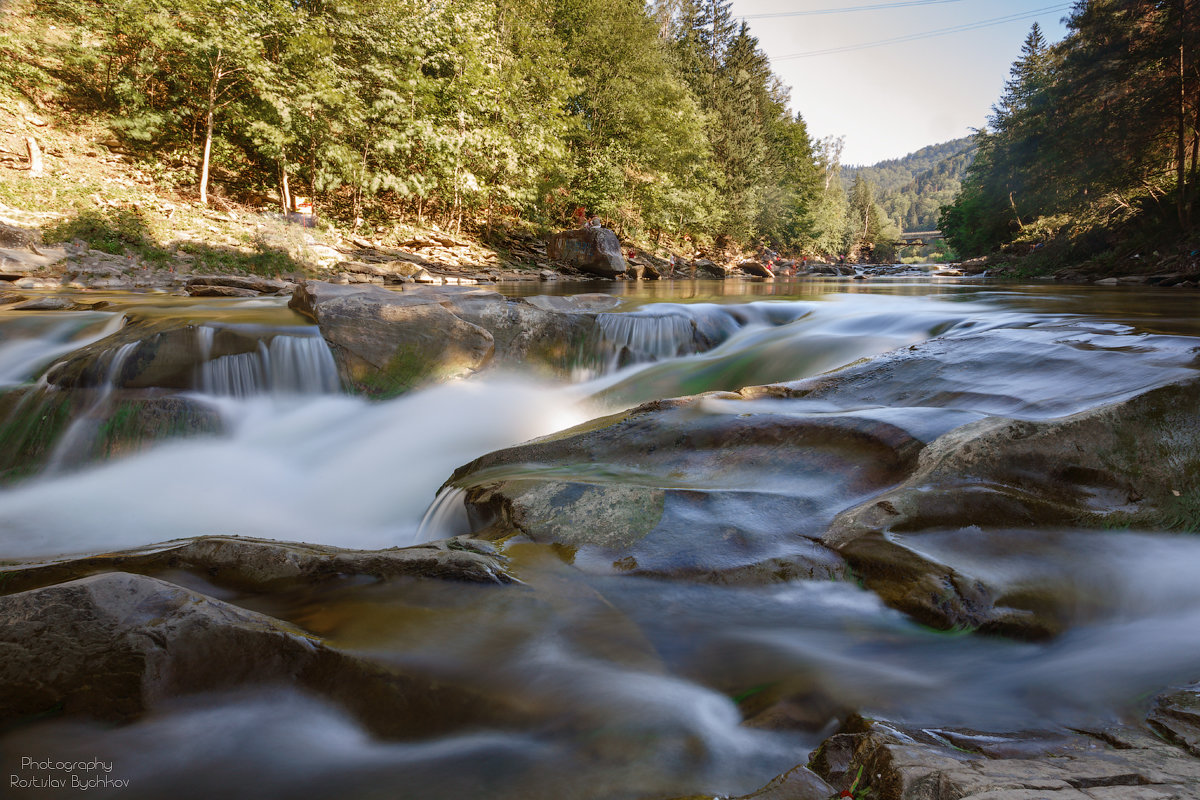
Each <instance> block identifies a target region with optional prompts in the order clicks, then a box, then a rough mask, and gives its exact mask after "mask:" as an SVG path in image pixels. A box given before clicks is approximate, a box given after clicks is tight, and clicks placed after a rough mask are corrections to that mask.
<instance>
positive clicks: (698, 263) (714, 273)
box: [692, 258, 729, 281]
mask: <svg viewBox="0 0 1200 800" xmlns="http://www.w3.org/2000/svg"><path fill="white" fill-rule="evenodd" d="M692 277H693V278H697V279H700V280H709V281H723V280H725V279H726V278H728V277H729V270H728V269H726V268H725V267H723V266H721V265H720V264H718V263H716V262H715V261H712V260H710V259H707V258H697V259H696V260H695V261H693V262H692Z"/></svg>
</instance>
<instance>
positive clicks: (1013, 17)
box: [771, 3, 1073, 61]
mask: <svg viewBox="0 0 1200 800" xmlns="http://www.w3.org/2000/svg"><path fill="white" fill-rule="evenodd" d="M1072 5H1073V4H1072V3H1062V4H1059V5H1056V6H1047V7H1046V8H1039V9H1037V10H1036V11H1026V12H1022V13H1020V14H1010V15H1009V16H1007V17H996V18H995V19H986V20H982V21H980V22H968V23H966V24H963V25H955V26H953V27H950V28H939V29H937V30H932V31H922V32H921V33H912V34H908V35H907V36H895V37H892V38H891V39H880V40H879V41H875V42H863V43H861V44H848V45H844V46H842V47H830V48H827V49H825V50H809V51H808V52H804V53H791V54H789V55H786V56H776V57H775V58H772V59H771V61H790V60H791V59H794V58H811V57H813V56H828V55H834V54H837V53H850V52H853V51H855V50H867V49H869V48H872V47H884V46H885V45H889V44H900V43H902V42H915V41H917V40H919V39H931V38H933V37H935V36H947V35H949V34H952V33H965V32H966V31H975V30H980V29H982V28H990V27H993V26H995V25H1003V24H1005V23H1008V22H1016V21H1018V20H1023V19H1032V18H1033V17H1040V16H1041V15H1043V14H1049V13H1052V12H1054V11H1066V10H1068V9H1070V8H1071V7H1072Z"/></svg>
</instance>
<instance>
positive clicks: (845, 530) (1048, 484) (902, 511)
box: [822, 381, 1200, 636]
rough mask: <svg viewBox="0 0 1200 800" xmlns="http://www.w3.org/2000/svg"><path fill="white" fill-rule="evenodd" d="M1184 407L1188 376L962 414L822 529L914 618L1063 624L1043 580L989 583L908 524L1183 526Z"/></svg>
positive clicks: (1188, 468)
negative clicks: (1047, 410)
mask: <svg viewBox="0 0 1200 800" xmlns="http://www.w3.org/2000/svg"><path fill="white" fill-rule="evenodd" d="M1198 412H1200V382H1196V381H1192V382H1187V383H1183V384H1176V385H1170V386H1165V387H1160V388H1157V389H1152V390H1150V391H1148V392H1144V393H1142V394H1138V395H1136V396H1134V397H1132V398H1130V399H1129V400H1126V401H1123V402H1120V403H1115V404H1112V405H1107V406H1102V407H1100V408H1096V409H1091V410H1088V411H1083V412H1080V413H1078V414H1075V415H1071V416H1068V417H1065V418H1061V419H1055V420H1046V421H1017V420H1011V419H1003V418H990V419H987V420H982V421H980V422H976V423H970V424H968V425H965V426H963V427H961V428H958V429H956V430H954V431H952V432H951V433H948V434H946V435H944V436H942V437H941V438H939V439H938V440H936V441H935V442H933V443H932V444H931V445H929V447H927V448H926V449H925V450H924V452H922V453H921V456H920V459H919V465H918V467H917V469H916V470H915V471H914V473H913V474H912V475H911V476H910V477H909V478H908V479H907V480H906V481H905V482H904V484H903V485H902V486H900V487H898V488H896V489H893V490H890V491H888V492H886V493H884V494H882V495H880V496H879V497H877V498H873V499H872V500H870V501H868V502H867V503H865V504H864V505H862V506H860V507H858V508H855V509H852V510H849V511H847V512H845V513H844V514H842V515H840V516H839V517H838V518H837V519H836V520H834V521H833V523H832V524H831V525H830V527H829V530H828V531H827V532H826V533H825V534H824V535H823V537H822V541H823V542H824V543H825V544H826V545H828V546H829V547H831V548H834V549H836V550H837V551H838V552H839V553H841V554H842V555H843V556H845V557H846V558H847V559H848V560H849V562H850V563H851V564H852V565H853V567H854V569H855V570H856V572H858V573H859V574H860V575H862V576H863V578H864V579H865V580H866V582H867V585H868V586H870V587H871V588H872V590H874V591H876V592H877V593H879V594H880V596H882V597H883V598H884V599H885V600H886V601H887V602H888V603H889V604H891V605H893V606H894V607H897V608H900V609H902V610H904V611H906V612H908V613H910V614H913V615H914V616H915V617H917V618H918V619H920V620H922V621H923V622H926V623H927V624H931V625H935V626H936V627H944V628H951V627H966V628H979V627H982V628H985V629H988V630H995V631H998V632H1004V633H1009V634H1017V635H1032V636H1042V635H1052V634H1054V633H1057V632H1059V631H1060V630H1061V629H1062V627H1063V621H1062V620H1061V618H1060V617H1059V614H1058V612H1057V609H1056V608H1055V607H1054V606H1055V603H1054V601H1053V592H1043V593H1039V592H1037V591H1033V592H1031V591H1028V589H1027V588H1026V589H1025V591H1023V592H1012V593H1005V592H1004V591H1003V590H1002V589H1000V587H994V586H992V587H989V586H987V585H985V584H984V583H983V582H981V581H978V580H975V579H973V578H971V577H970V576H968V575H964V574H961V573H959V572H958V571H956V570H955V569H953V568H952V567H950V566H948V565H946V564H940V563H938V562H937V561H935V560H932V559H930V558H928V557H927V556H925V555H923V554H922V550H923V548H922V546H921V534H922V532H923V531H941V530H952V529H957V528H963V527H969V526H972V525H979V526H983V527H984V528H991V529H1003V528H1005V527H1010V528H1037V527H1053V526H1056V525H1057V526H1067V525H1077V526H1082V527H1099V528H1103V527H1109V528H1111V527H1126V526H1130V527H1133V528H1135V529H1136V528H1139V527H1141V528H1146V529H1163V528H1166V529H1170V528H1176V529H1179V528H1182V529H1187V530H1192V529H1194V528H1195V526H1196V525H1197V523H1198V522H1200V520H1197V519H1195V513H1194V510H1193V509H1194V506H1195V498H1196V497H1197V493H1198V492H1200V427H1197V425H1196V423H1195V420H1196V419H1197V413H1198ZM981 535H982V534H981Z"/></svg>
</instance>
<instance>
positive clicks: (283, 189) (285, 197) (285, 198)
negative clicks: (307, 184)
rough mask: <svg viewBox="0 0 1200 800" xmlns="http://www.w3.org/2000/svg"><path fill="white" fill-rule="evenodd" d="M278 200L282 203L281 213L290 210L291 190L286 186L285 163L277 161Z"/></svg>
mask: <svg viewBox="0 0 1200 800" xmlns="http://www.w3.org/2000/svg"><path fill="white" fill-rule="evenodd" d="M279 200H280V201H281V202H282V203H283V213H285V214H287V213H289V212H290V211H291V210H292V190H291V188H290V187H289V186H288V174H287V164H286V163H284V162H282V161H280V162H279Z"/></svg>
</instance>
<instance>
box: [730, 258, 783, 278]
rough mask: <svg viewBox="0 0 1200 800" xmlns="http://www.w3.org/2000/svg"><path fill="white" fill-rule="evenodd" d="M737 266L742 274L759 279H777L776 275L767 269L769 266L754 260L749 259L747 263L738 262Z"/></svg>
mask: <svg viewBox="0 0 1200 800" xmlns="http://www.w3.org/2000/svg"><path fill="white" fill-rule="evenodd" d="M737 266H738V269H740V270H741V271H742V272H745V273H746V274H747V275H755V276H757V277H759V278H773V277H775V273H774V272H771V270H769V269H767V265H766V264H763V263H762V262H760V261H754V260H753V259H748V260H746V261H741V262H738V265H737Z"/></svg>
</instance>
